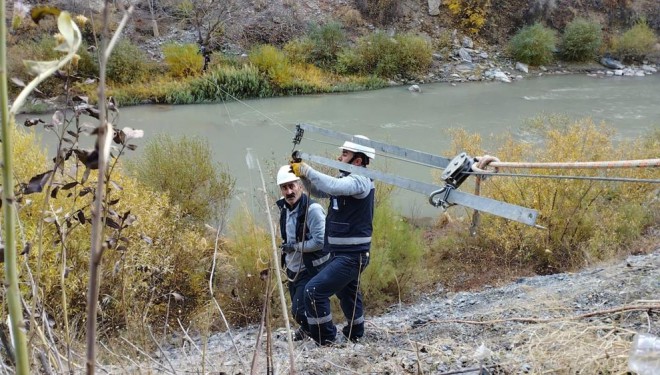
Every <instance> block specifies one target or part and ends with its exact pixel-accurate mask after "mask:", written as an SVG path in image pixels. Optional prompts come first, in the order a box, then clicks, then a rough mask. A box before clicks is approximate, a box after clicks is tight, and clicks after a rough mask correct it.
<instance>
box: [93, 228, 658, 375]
mask: <svg viewBox="0 0 660 375" xmlns="http://www.w3.org/2000/svg"><path fill="white" fill-rule="evenodd" d="M658 234H660V233H656V234H655V236H654V238H655V245H654V248H655V252H653V253H651V254H648V255H638V256H629V257H628V258H627V259H625V260H624V261H621V262H620V263H616V264H604V265H600V266H597V267H594V268H589V269H585V270H583V271H580V272H577V273H565V274H555V275H550V276H536V277H529V278H520V279H518V280H517V281H516V282H514V283H512V284H509V285H504V286H500V287H493V286H485V287H484V288H483V289H481V290H479V291H475V292H459V293H451V292H447V291H445V290H442V289H439V290H436V291H435V292H434V293H432V294H429V295H426V296H424V297H423V298H422V299H421V300H420V301H419V302H417V303H415V304H412V305H402V304H401V305H394V306H391V307H390V309H389V311H388V312H387V313H385V314H383V315H381V316H368V317H367V334H366V336H365V338H364V340H363V341H362V342H359V343H357V344H353V343H348V344H347V343H345V342H343V343H339V344H337V345H335V346H332V347H323V348H319V347H316V345H315V344H314V343H313V342H312V341H311V340H308V341H302V342H295V343H294V356H295V366H296V371H297V373H299V374H458V373H465V374H523V373H531V374H541V373H552V374H574V373H580V374H596V373H625V372H626V371H627V360H628V354H629V350H630V345H631V342H632V339H633V336H634V334H635V333H636V332H648V333H651V334H653V335H656V336H660V314H659V313H660V300H659V299H658V296H660V237H658ZM257 332H258V331H257V327H250V328H245V329H237V330H233V331H232V332H231V335H230V334H228V333H221V334H215V335H213V336H211V337H210V338H209V339H208V341H207V342H205V341H203V340H201V339H199V337H195V338H192V339H191V338H190V337H182V336H178V337H172V338H171V340H170V341H169V342H166V343H162V344H161V350H159V351H157V352H155V353H151V354H150V358H149V360H145V361H144V362H143V363H141V364H140V365H130V364H128V363H126V364H124V365H123V366H122V365H118V364H115V365H114V366H106V367H105V368H104V370H106V371H108V372H109V373H111V374H120V373H122V374H123V373H138V372H140V373H149V372H153V373H182V372H186V373H201V372H202V370H204V373H213V374H246V373H249V372H250V370H249V369H250V363H251V361H252V356H253V353H254V348H255V343H256V336H257ZM191 335H192V336H194V334H191ZM285 337H286V336H285V332H284V329H283V328H280V329H278V330H277V333H276V334H274V335H273V345H272V357H273V359H272V363H273V367H274V373H288V371H289V364H288V363H289V362H288V361H289V355H288V345H287V342H286V339H285ZM266 339H267V338H266V335H265V334H264V335H263V337H262V339H261V340H262V343H264V342H265V341H266ZM237 351H238V353H240V354H237ZM202 352H204V353H205V356H204V358H205V359H206V363H205V364H203V361H204V359H203V358H202V355H201V353H202ZM259 356H260V357H259V361H258V365H257V371H256V373H258V374H263V373H266V349H265V346H263V347H260V353H259ZM481 365H483V366H484V368H483V369H480V366H481Z"/></svg>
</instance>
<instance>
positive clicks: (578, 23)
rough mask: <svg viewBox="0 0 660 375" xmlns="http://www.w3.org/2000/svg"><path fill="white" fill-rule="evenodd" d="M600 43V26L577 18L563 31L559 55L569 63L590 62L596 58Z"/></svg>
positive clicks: (601, 40) (601, 37) (601, 39)
mask: <svg viewBox="0 0 660 375" xmlns="http://www.w3.org/2000/svg"><path fill="white" fill-rule="evenodd" d="M602 42H603V36H602V32H601V30H600V24H598V23H597V22H590V21H587V20H585V19H582V18H577V19H575V20H573V21H571V22H570V23H569V24H568V25H567V26H566V29H565V30H564V35H563V37H562V43H561V54H562V56H563V57H564V59H566V60H569V61H587V60H591V59H593V58H594V57H595V56H596V53H597V52H598V49H599V48H600V46H601V44H602Z"/></svg>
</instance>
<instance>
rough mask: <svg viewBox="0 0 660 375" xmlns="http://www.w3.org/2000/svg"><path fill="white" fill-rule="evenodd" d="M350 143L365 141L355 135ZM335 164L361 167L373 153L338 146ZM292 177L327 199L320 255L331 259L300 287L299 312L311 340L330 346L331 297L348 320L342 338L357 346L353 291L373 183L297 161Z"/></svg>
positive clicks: (360, 328) (365, 247) (360, 330)
mask: <svg viewBox="0 0 660 375" xmlns="http://www.w3.org/2000/svg"><path fill="white" fill-rule="evenodd" d="M355 138H365V139H367V138H366V137H364V136H359V135H358V136H355ZM340 149H341V150H342V153H341V156H339V158H338V160H339V161H341V162H344V163H348V164H352V165H355V166H361V167H366V166H367V164H369V160H370V159H373V158H374V157H375V150H374V149H373V148H371V147H367V146H363V145H360V144H357V143H354V142H350V141H347V142H344V144H343V145H342V147H340ZM291 169H292V171H293V173H294V174H295V175H296V176H298V177H300V178H302V179H303V182H304V183H305V185H306V186H308V187H309V189H310V192H311V193H312V194H313V195H317V196H323V197H329V198H330V204H329V207H328V216H327V217H326V226H325V236H326V239H325V244H324V251H326V252H329V253H331V254H332V259H330V262H328V264H326V265H325V266H324V268H323V270H321V271H320V272H319V274H318V275H316V276H314V277H313V278H312V279H311V280H310V281H309V282H308V283H307V286H306V287H305V313H306V314H307V322H308V324H309V329H310V333H311V335H312V338H313V339H314V340H315V341H316V343H317V344H318V345H328V344H332V343H333V342H335V337H336V334H337V328H336V327H335V325H334V323H333V320H332V313H331V311H330V300H329V298H330V296H331V295H333V294H336V295H337V297H338V298H339V302H340V306H341V309H342V312H343V313H344V316H345V317H346V319H347V320H348V322H347V325H346V326H345V327H344V328H343V329H342V333H343V334H344V336H345V337H347V338H348V339H350V340H351V341H357V340H359V339H360V338H361V337H362V336H363V335H364V310H363V307H362V294H361V293H360V290H359V281H360V274H361V273H362V271H364V269H365V268H366V267H367V265H368V264H369V250H370V248H371V234H372V231H373V217H374V197H375V195H374V194H375V188H374V183H373V181H371V180H370V179H369V178H367V177H364V176H358V175H356V174H351V173H348V172H345V171H341V173H340V175H339V177H331V176H328V175H326V174H323V173H321V172H318V171H316V170H314V169H313V168H312V167H310V166H309V165H307V164H305V163H303V162H292V163H291Z"/></svg>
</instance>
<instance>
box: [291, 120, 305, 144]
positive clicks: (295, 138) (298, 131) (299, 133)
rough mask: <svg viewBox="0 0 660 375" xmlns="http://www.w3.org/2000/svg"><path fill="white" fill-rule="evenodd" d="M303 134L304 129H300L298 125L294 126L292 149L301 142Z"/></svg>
mask: <svg viewBox="0 0 660 375" xmlns="http://www.w3.org/2000/svg"><path fill="white" fill-rule="evenodd" d="M303 134H305V129H303V128H301V127H300V124H298V125H296V135H294V136H293V147H294V148H295V147H296V145H299V144H300V141H302V137H303Z"/></svg>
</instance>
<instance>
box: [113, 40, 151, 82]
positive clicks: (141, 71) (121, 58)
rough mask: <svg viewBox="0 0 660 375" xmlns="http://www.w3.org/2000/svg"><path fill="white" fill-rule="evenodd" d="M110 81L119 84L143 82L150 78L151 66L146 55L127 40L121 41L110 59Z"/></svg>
mask: <svg viewBox="0 0 660 375" xmlns="http://www.w3.org/2000/svg"><path fill="white" fill-rule="evenodd" d="M106 68H107V76H108V80H109V81H112V82H114V83H118V84H127V83H134V82H142V81H143V80H144V79H145V78H147V77H148V74H149V70H150V64H149V61H148V59H147V56H146V54H145V53H144V52H143V51H142V50H141V49H140V48H139V47H138V46H136V45H134V44H132V43H131V42H129V41H127V40H120V41H119V42H118V43H117V45H116V46H115V48H114V49H113V50H112V53H111V54H110V58H109V59H108V66H107V67H106Z"/></svg>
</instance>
